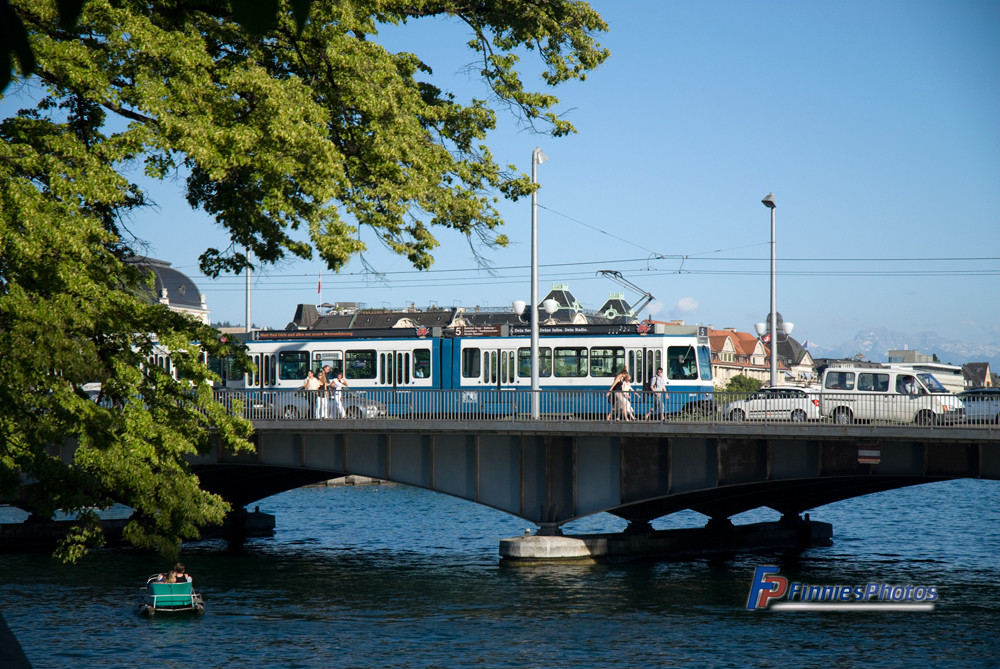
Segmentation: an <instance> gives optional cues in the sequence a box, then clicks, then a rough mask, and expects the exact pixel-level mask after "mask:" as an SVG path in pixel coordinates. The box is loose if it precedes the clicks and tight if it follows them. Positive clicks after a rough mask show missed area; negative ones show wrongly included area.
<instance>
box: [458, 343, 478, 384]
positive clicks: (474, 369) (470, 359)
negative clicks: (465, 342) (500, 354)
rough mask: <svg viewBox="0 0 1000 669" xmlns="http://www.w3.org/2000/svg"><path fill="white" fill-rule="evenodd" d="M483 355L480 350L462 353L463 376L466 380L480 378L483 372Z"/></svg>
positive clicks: (470, 349) (465, 350) (475, 349)
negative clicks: (481, 361)
mask: <svg viewBox="0 0 1000 669" xmlns="http://www.w3.org/2000/svg"><path fill="white" fill-rule="evenodd" d="M481 358H482V353H481V352H480V350H479V349H478V348H467V349H464V350H463V351H462V376H463V377H464V378H466V379H475V378H479V374H480V373H481V372H482V368H481V367H480V366H479V365H480V362H479V361H480V359H481Z"/></svg>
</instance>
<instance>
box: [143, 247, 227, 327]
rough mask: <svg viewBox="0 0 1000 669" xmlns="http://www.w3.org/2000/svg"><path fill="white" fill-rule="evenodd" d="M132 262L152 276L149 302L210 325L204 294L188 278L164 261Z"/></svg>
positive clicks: (146, 260) (152, 259) (149, 259)
mask: <svg viewBox="0 0 1000 669" xmlns="http://www.w3.org/2000/svg"><path fill="white" fill-rule="evenodd" d="M132 262H134V263H135V264H136V265H138V266H139V267H142V268H143V269H146V270H148V271H150V272H152V274H153V282H154V283H153V292H152V293H150V294H149V298H150V301H153V302H159V303H160V304H163V305H166V306H167V307H168V308H170V309H171V310H172V311H177V312H180V313H182V314H187V315H188V316H191V317H192V318H194V319H196V320H199V321H201V322H202V323H205V324H206V325H207V324H209V323H210V321H209V318H208V314H209V311H208V305H207V304H206V303H205V294H204V293H202V292H200V291H199V290H198V286H197V285H196V284H195V282H194V281H192V280H191V278H190V277H188V276H187V275H186V274H184V273H183V272H180V271H178V270H176V269H174V268H173V267H171V266H170V263H168V262H167V261H166V260H157V259H156V258H135V259H134V260H133V261H132Z"/></svg>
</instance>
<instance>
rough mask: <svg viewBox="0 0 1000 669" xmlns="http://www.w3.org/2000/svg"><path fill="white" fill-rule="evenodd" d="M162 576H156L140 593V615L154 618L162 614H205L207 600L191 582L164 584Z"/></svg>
mask: <svg viewBox="0 0 1000 669" xmlns="http://www.w3.org/2000/svg"><path fill="white" fill-rule="evenodd" d="M161 577H162V574H154V575H153V576H150V577H149V580H147V581H146V586H145V587H144V588H143V589H142V590H141V591H140V592H141V593H142V598H141V599H140V601H139V615H140V616H144V617H147V618H152V617H153V616H155V615H158V614H160V613H171V614H172V613H193V614H195V615H201V614H203V613H205V600H203V599H202V597H201V595H199V594H198V593H197V592H195V591H194V588H193V587H192V586H191V582H190V581H188V582H186V583H164V582H162V581H161V580H160V578H161Z"/></svg>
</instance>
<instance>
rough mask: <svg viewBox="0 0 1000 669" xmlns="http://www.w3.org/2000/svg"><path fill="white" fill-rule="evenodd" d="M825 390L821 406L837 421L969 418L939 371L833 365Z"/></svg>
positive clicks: (949, 421) (945, 422) (936, 421)
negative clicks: (936, 372)
mask: <svg viewBox="0 0 1000 669" xmlns="http://www.w3.org/2000/svg"><path fill="white" fill-rule="evenodd" d="M822 388H823V392H822V393H821V395H820V410H821V412H822V413H823V416H824V417H826V418H830V419H832V420H833V422H834V423H837V424H848V423H855V422H860V421H887V422H894V423H917V424H919V425H949V424H953V423H959V422H961V421H962V420H963V419H964V411H963V407H962V401H961V400H959V399H958V398H957V397H955V396H954V395H952V394H951V393H950V392H949V391H948V389H947V388H945V387H944V386H943V385H941V382H940V381H938V380H937V379H936V378H934V375H933V374H930V373H928V372H920V371H914V370H912V369H909V368H908V367H893V366H891V365H890V366H884V367H858V366H854V365H844V366H841V367H827V368H826V369H825V370H824V371H823V379H822Z"/></svg>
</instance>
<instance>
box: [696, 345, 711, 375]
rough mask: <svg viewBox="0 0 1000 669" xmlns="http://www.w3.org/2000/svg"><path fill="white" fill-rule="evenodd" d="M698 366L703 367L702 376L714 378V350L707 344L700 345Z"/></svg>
mask: <svg viewBox="0 0 1000 669" xmlns="http://www.w3.org/2000/svg"><path fill="white" fill-rule="evenodd" d="M698 366H699V367H701V378H702V380H704V381H711V380H712V351H711V349H709V348H708V347H707V346H699V347H698Z"/></svg>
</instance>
